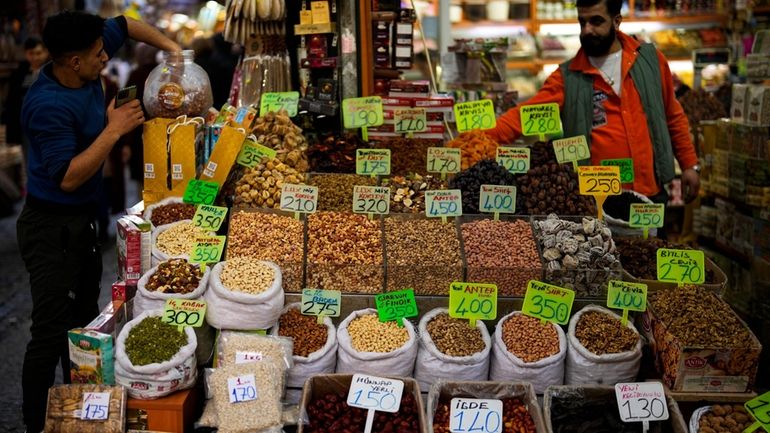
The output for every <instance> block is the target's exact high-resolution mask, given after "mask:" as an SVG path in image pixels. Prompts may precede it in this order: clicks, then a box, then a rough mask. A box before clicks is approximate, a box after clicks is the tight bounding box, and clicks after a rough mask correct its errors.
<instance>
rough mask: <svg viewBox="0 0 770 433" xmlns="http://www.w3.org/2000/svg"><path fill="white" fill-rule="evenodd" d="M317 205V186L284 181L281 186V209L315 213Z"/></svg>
mask: <svg viewBox="0 0 770 433" xmlns="http://www.w3.org/2000/svg"><path fill="white" fill-rule="evenodd" d="M317 207H318V187H316V186H310V185H295V184H291V183H285V184H283V186H282V187H281V210H284V211H288V212H295V213H298V214H299V213H315V211H316V208H317Z"/></svg>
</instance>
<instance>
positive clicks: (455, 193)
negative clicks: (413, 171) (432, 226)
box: [425, 189, 463, 218]
mask: <svg viewBox="0 0 770 433" xmlns="http://www.w3.org/2000/svg"><path fill="white" fill-rule="evenodd" d="M462 214H463V201H462V191H460V190H459V189H448V190H431V191H425V216H427V217H429V218H435V217H458V216H460V215H462Z"/></svg>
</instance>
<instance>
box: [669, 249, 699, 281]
mask: <svg viewBox="0 0 770 433" xmlns="http://www.w3.org/2000/svg"><path fill="white" fill-rule="evenodd" d="M705 261H706V257H705V255H704V254H703V251H697V250H672V249H668V248H659V249H658V281H665V282H668V283H678V284H703V283H704V282H705V281H706V267H705Z"/></svg>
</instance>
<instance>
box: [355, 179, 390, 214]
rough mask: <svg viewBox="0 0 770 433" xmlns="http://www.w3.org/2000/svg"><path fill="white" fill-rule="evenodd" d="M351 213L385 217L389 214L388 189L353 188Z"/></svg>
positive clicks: (362, 186) (381, 187)
mask: <svg viewBox="0 0 770 433" xmlns="http://www.w3.org/2000/svg"><path fill="white" fill-rule="evenodd" d="M353 212H354V213H365V214H369V215H370V216H371V215H372V214H378V215H387V214H388V213H390V188H389V187H387V186H364V185H356V186H354V187H353Z"/></svg>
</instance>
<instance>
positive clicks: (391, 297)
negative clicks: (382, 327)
mask: <svg viewBox="0 0 770 433" xmlns="http://www.w3.org/2000/svg"><path fill="white" fill-rule="evenodd" d="M374 302H375V305H376V306H377V315H378V316H379V317H380V322H392V321H394V320H395V321H396V323H397V324H398V326H399V328H403V327H404V319H405V318H407V317H417V301H416V300H415V299H414V289H405V290H398V291H394V292H388V293H382V294H379V295H377V296H375V297H374Z"/></svg>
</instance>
